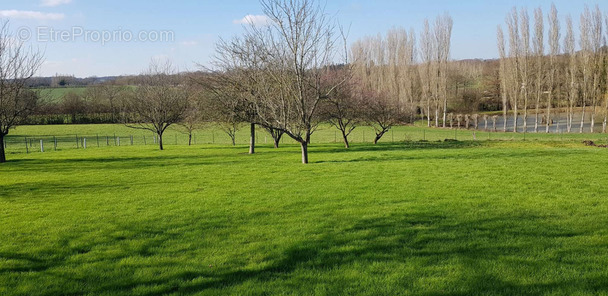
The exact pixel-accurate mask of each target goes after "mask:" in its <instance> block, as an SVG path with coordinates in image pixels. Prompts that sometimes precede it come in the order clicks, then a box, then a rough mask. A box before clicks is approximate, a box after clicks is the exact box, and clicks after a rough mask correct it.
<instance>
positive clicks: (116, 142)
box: [4, 126, 608, 153]
mask: <svg viewBox="0 0 608 296" xmlns="http://www.w3.org/2000/svg"><path fill="white" fill-rule="evenodd" d="M249 136H250V135H249V133H248V131H246V130H245V129H243V130H241V131H239V132H238V133H237V134H236V137H235V142H236V145H248V144H249V141H250V139H249ZM374 137H375V132H374V130H373V129H372V128H370V127H358V128H357V129H355V130H354V131H353V132H352V133H351V134H350V136H349V142H350V143H351V144H360V143H372V142H373V140H374ZM445 140H457V141H488V140H490V141H518V140H520V141H522V140H525V141H562V142H573V141H577V142H582V141H584V140H591V141H594V142H596V143H598V144H608V135H607V134H600V133H596V134H578V133H563V132H561V133H503V132H498V131H497V132H494V131H487V130H466V129H449V128H448V129H441V128H423V127H411V126H408V127H395V128H393V129H391V130H390V131H389V132H388V133H386V134H385V135H384V136H383V137H382V139H381V140H380V142H381V143H382V142H385V143H386V142H410V141H445ZM158 141H159V140H158V136H157V135H155V134H153V133H137V134H136V133H132V134H126V133H124V132H123V133H112V134H108V133H103V134H93V135H92V134H84V135H78V134H73V135H31V136H24V135H9V136H7V137H6V138H5V143H4V145H5V150H6V152H7V153H38V152H51V151H62V150H70V149H93V148H102V147H121V146H158ZM342 141H343V140H342V136H341V133H340V132H339V131H337V130H335V129H331V128H323V129H319V130H317V131H316V132H315V133H314V134H313V136H312V141H311V144H313V145H314V144H330V143H342ZM256 144H257V145H272V144H273V139H272V137H271V136H270V134H268V133H266V132H265V131H264V130H262V129H258V130H257V133H256ZM281 144H282V145H283V144H287V145H291V144H297V143H296V142H295V141H294V140H292V139H291V138H289V137H288V136H286V135H285V136H283V138H282V140H281ZM163 145H164V146H185V145H193V146H201V145H232V139H231V138H230V137H229V136H228V135H227V134H226V133H223V132H222V131H219V130H200V131H196V132H195V133H193V134H192V137H190V136H189V135H188V134H185V133H182V132H177V131H168V132H167V133H165V135H164V136H163Z"/></svg>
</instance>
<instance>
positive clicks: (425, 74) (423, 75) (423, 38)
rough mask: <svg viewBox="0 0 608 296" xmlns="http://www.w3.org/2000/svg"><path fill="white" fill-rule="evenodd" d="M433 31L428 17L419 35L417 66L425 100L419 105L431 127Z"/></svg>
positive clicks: (433, 72)
mask: <svg viewBox="0 0 608 296" xmlns="http://www.w3.org/2000/svg"><path fill="white" fill-rule="evenodd" d="M433 41H434V39H433V32H432V29H431V25H430V24H429V21H428V19H427V20H425V21H424V30H423V31H422V33H421V35H420V57H421V59H422V61H421V62H422V63H421V64H420V66H419V70H420V81H421V84H422V98H421V99H423V100H426V102H424V103H422V101H421V107H422V106H424V107H423V108H425V109H426V116H427V126H428V127H431V106H432V105H433V101H434V100H433V89H434V87H433V85H434V78H435V76H434V74H435V71H434V67H435V66H436V64H435V63H434V55H433V52H434V51H435V48H434V46H435V43H434V42H433Z"/></svg>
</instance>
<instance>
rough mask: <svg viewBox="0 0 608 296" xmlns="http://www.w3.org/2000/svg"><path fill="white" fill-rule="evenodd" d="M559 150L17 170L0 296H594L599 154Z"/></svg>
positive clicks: (175, 153) (131, 153)
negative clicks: (302, 161) (198, 295)
mask: <svg viewBox="0 0 608 296" xmlns="http://www.w3.org/2000/svg"><path fill="white" fill-rule="evenodd" d="M63 128H67V130H62V129H63ZM95 128H97V129H94V128H93V127H92V126H72V127H20V128H18V129H17V130H15V131H13V133H14V135H15V137H21V136H24V135H28V136H34V135H36V134H37V135H48V134H51V132H52V133H55V134H61V133H63V134H69V133H75V132H78V133H81V134H87V133H88V134H94V133H99V134H103V133H109V132H113V131H114V130H115V131H116V132H119V130H122V128H123V127H120V126H96V127H95ZM124 131H125V132H128V130H124ZM395 132H396V135H397V133H398V132H403V135H401V134H400V135H401V136H402V137H404V138H405V137H407V135H408V134H410V135H411V139H415V137H418V135H419V134H418V132H421V133H423V134H424V135H423V136H425V137H429V138H430V140H433V139H435V138H446V137H447V136H443V134H442V133H445V134H446V135H447V133H448V132H450V133H454V131H444V130H421V129H417V128H413V127H403V128H399V129H397V130H396V131H395ZM465 133H466V134H465ZM468 133H469V132H464V131H463V132H462V136H463V137H465V136H468V135H467V134H468ZM370 136H371V135H370ZM511 136H512V135H511ZM539 136H540V135H539ZM552 136H553V137H556V135H552ZM587 136H589V135H587ZM598 136H599V135H598ZM243 137H245V136H243ZM387 137H388V138H389V139H390V135H388V136H387ZM514 137H519V135H515V136H514ZM573 137H574V138H572V139H570V141H563V142H562V141H559V140H558V139H554V138H549V136H547V138H545V139H538V140H535V141H526V142H523V141H521V140H517V139H515V140H511V141H472V140H467V139H466V138H465V141H459V142H414V141H409V142H397V141H396V142H395V143H390V141H388V140H387V141H385V142H384V143H381V144H379V145H378V146H373V145H371V144H367V143H357V141H354V142H355V144H354V145H353V147H352V149H350V150H345V149H344V148H342V146H341V144H340V143H331V142H332V141H333V131H331V130H325V131H319V133H318V134H317V141H318V142H317V143H315V141H314V140H313V145H312V147H311V149H310V160H311V164H309V165H302V164H300V163H299V160H300V155H299V147H298V146H296V145H293V144H289V143H286V145H284V147H283V148H281V149H278V150H275V149H272V148H271V147H270V145H269V144H266V145H265V144H261V146H262V147H260V148H259V149H258V151H259V153H258V154H256V155H247V154H246V151H247V147H246V146H245V145H243V144H244V143H241V144H239V145H238V146H237V147H231V146H227V145H222V144H221V143H216V144H215V145H209V144H201V143H199V144H198V145H197V146H192V147H187V146H185V145H168V146H167V147H166V148H167V150H165V151H162V152H161V151H157V150H156V149H155V147H153V146H151V145H149V146H143V145H135V146H121V147H114V146H111V147H103V146H102V147H101V148H93V149H87V150H83V149H80V150H76V149H63V150H60V151H57V152H45V153H30V154H25V153H21V152H14V153H11V154H9V162H8V163H6V164H3V165H0V225H1V226H0V295H57V294H61V295H189V294H200V295H218V294H219V295H227V294H232V295H269V294H282V295H292V294H293V295H296V294H297V295H310V294H317V295H353V294H359V295H404V294H405V295H407V294H411V295H440V294H441V295H471V294H477V295H602V294H603V295H608V268H607V267H606V266H608V202H607V201H606V192H608V182H607V181H608V177H607V176H606V168H607V167H608V150H607V149H601V148H594V147H584V146H583V145H582V144H581V143H580V141H579V139H578V138H576V137H581V138H582V137H583V136H581V135H578V136H573ZM370 139H371V138H370ZM321 140H323V141H324V142H326V143H319V142H321ZM359 142H360V141H359Z"/></svg>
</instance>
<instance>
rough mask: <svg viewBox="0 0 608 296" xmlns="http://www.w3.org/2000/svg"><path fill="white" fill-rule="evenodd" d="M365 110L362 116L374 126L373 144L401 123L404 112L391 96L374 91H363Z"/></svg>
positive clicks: (404, 116)
mask: <svg viewBox="0 0 608 296" xmlns="http://www.w3.org/2000/svg"><path fill="white" fill-rule="evenodd" d="M363 97H364V102H365V105H364V106H365V107H364V109H365V111H364V116H365V119H366V121H367V123H368V124H369V125H370V126H372V127H373V128H374V131H375V133H376V136H375V137H374V141H373V143H374V144H378V141H380V139H382V137H383V136H384V135H385V134H386V133H387V132H389V131H390V130H391V128H392V127H393V126H395V125H397V124H400V123H402V122H403V121H404V120H405V118H406V114H405V113H404V112H403V111H402V110H401V108H400V107H399V104H398V103H397V102H396V101H395V99H393V98H392V97H391V96H388V95H386V94H382V93H379V92H374V91H364V92H363Z"/></svg>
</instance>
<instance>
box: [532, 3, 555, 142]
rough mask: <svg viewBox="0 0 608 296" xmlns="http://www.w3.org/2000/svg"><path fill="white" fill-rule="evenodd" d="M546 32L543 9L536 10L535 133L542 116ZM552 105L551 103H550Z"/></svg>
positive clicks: (534, 48)
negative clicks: (540, 115) (541, 102)
mask: <svg viewBox="0 0 608 296" xmlns="http://www.w3.org/2000/svg"><path fill="white" fill-rule="evenodd" d="M544 34H545V30H544V15H543V11H542V8H540V7H539V8H537V9H535V10H534V38H533V51H534V56H535V60H536V63H535V69H534V70H535V71H534V72H535V75H536V83H535V85H534V88H535V93H536V94H535V95H536V104H534V108H535V117H534V132H535V133H538V125H539V114H540V101H541V96H542V95H543V93H544V90H543V81H544V78H545V77H544V76H545V72H544V70H545V68H544V58H545V39H544V37H545V35H544ZM549 104H550V102H549ZM547 119H548V120H547V121H548V122H549V123H548V124H550V122H551V121H550V120H549V118H547Z"/></svg>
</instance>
